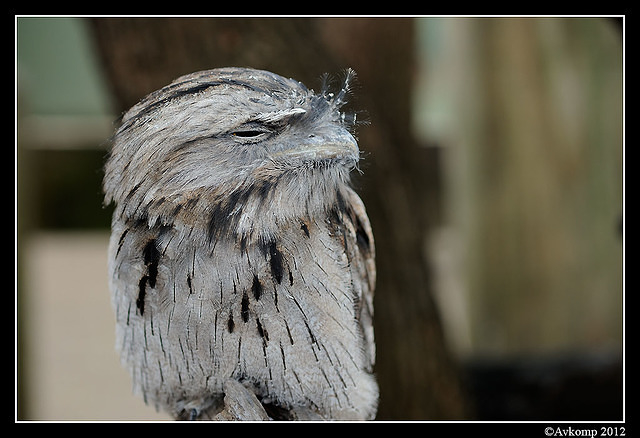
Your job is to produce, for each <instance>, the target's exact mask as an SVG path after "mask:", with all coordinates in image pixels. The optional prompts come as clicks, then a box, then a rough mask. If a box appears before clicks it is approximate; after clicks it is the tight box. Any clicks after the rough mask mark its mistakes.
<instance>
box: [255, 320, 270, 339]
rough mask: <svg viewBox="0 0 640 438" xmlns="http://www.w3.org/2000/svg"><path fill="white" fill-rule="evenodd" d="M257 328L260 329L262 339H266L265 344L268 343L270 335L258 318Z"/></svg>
mask: <svg viewBox="0 0 640 438" xmlns="http://www.w3.org/2000/svg"><path fill="white" fill-rule="evenodd" d="M256 327H257V328H258V334H259V335H260V337H261V338H262V339H264V340H265V342H266V341H268V340H269V333H267V331H266V330H265V329H264V327H262V324H261V323H260V320H259V319H258V318H256Z"/></svg>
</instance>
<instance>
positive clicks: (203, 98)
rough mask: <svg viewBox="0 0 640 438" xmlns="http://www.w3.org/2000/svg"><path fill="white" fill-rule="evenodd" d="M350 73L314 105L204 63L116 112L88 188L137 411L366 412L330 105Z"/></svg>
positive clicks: (272, 78) (341, 122)
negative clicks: (105, 215)
mask: <svg viewBox="0 0 640 438" xmlns="http://www.w3.org/2000/svg"><path fill="white" fill-rule="evenodd" d="M351 78H352V72H349V74H348V75H347V77H346V79H345V83H344V86H343V87H342V89H341V90H340V91H339V92H337V93H336V94H335V95H334V94H331V93H329V92H328V90H326V89H324V90H323V91H322V92H321V93H320V94H315V93H314V92H313V91H312V90H309V89H307V88H306V87H305V86H304V85H302V84H301V83H299V82H297V81H295V80H292V79H285V78H283V77H281V76H278V75H276V74H273V73H270V72H266V71H260V70H253V69H243V68H225V69H216V70H210V71H204V72H198V73H194V74H191V75H187V76H183V77H181V78H179V79H177V80H176V81H174V82H173V83H171V84H170V85H168V86H167V87H165V88H163V89H161V90H158V91H156V92H154V93H151V94H150V95H149V96H147V97H146V98H144V99H143V100H142V101H141V102H140V103H138V104H137V105H135V106H134V107H133V108H131V109H130V110H129V111H128V112H127V113H126V114H125V115H124V117H123V119H122V124H121V126H120V128H119V129H118V130H117V132H116V133H115V135H114V138H113V149H112V152H111V155H110V157H109V159H108V161H107V164H106V167H105V178H104V189H105V193H106V197H105V200H106V202H107V203H110V202H114V203H115V204H116V207H115V211H114V215H113V221H112V236H111V241H110V247H109V272H110V288H111V292H112V303H113V307H114V310H115V315H116V343H117V348H118V350H119V351H120V354H121V358H122V361H123V364H124V365H125V366H126V368H127V369H128V370H129V371H130V373H131V376H132V379H133V386H134V390H135V392H136V393H138V394H140V395H142V397H143V398H144V399H145V401H146V402H147V403H149V404H152V405H155V406H157V407H158V408H160V409H163V410H166V411H167V412H168V413H169V414H171V415H172V416H174V417H175V418H178V419H187V418H192V419H243V418H242V416H239V415H237V414H233V413H232V412H235V411H234V409H236V410H237V408H238V406H239V405H242V403H241V401H238V399H237V398H238V397H245V396H246V398H247V400H249V399H253V400H252V401H248V402H247V403H249V405H251V406H254V407H255V406H262V407H263V408H264V411H263V412H262V411H261V412H259V413H258V418H261V416H264V417H265V418H266V416H268V417H269V418H274V419H317V418H322V419H372V418H373V417H374V416H375V412H376V406H377V399H378V389H377V385H376V382H375V378H374V375H373V364H374V355H375V346H374V338H373V327H372V315H373V307H372V306H373V302H372V301H373V290H374V284H375V265H374V252H375V250H374V241H373V235H372V233H371V227H370V225H369V220H368V218H367V215H366V212H365V208H364V205H363V204H362V202H361V200H360V198H359V197H358V195H357V194H356V193H355V192H354V191H353V190H352V189H351V188H350V186H349V173H350V171H351V170H353V169H354V168H355V167H356V166H357V163H358V160H359V150H358V147H357V144H356V141H355V139H354V138H353V136H352V135H351V134H350V133H349V130H348V128H349V123H348V121H347V120H348V117H346V116H345V115H344V114H343V113H342V112H341V111H340V108H341V106H342V105H343V103H344V100H345V96H346V94H347V91H348V84H349V81H350V79H351ZM237 382H239V383H240V384H241V385H238V383H237ZM225 393H226V395H227V398H224V396H225ZM243 394H244V395H243ZM254 395H255V396H254ZM234 397H235V400H234ZM223 400H224V401H223ZM244 401H245V400H242V402H244ZM256 401H257V402H259V403H255V402H256ZM234 404H235V405H234ZM243 406H244V405H243ZM243 409H244V410H245V411H246V409H247V408H246V407H245V408H243ZM221 410H222V412H220V411H221ZM263 414H266V415H263ZM244 419H250V418H244Z"/></svg>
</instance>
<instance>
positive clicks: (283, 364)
mask: <svg viewBox="0 0 640 438" xmlns="http://www.w3.org/2000/svg"><path fill="white" fill-rule="evenodd" d="M280 355H281V356H282V369H283V370H285V371H286V369H287V362H286V360H285V359H284V356H285V354H284V348H282V344H280Z"/></svg>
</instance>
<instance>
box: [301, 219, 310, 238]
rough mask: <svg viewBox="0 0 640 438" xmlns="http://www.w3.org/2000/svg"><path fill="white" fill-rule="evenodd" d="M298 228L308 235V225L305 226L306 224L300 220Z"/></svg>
mask: <svg viewBox="0 0 640 438" xmlns="http://www.w3.org/2000/svg"><path fill="white" fill-rule="evenodd" d="M300 228H301V229H302V231H304V235H305V236H307V237H309V227H308V226H307V224H306V223H304V222H301V223H300Z"/></svg>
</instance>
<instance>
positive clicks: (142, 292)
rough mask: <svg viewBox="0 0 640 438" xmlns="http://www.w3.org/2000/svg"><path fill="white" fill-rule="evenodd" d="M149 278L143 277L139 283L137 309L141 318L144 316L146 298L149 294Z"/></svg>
mask: <svg viewBox="0 0 640 438" xmlns="http://www.w3.org/2000/svg"><path fill="white" fill-rule="evenodd" d="M148 279H149V277H147V276H146V275H143V276H142V278H141V279H140V281H139V282H138V298H137V299H136V307H137V308H138V310H139V311H140V316H142V315H144V297H145V295H146V294H147V291H146V285H147V280H148Z"/></svg>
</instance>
